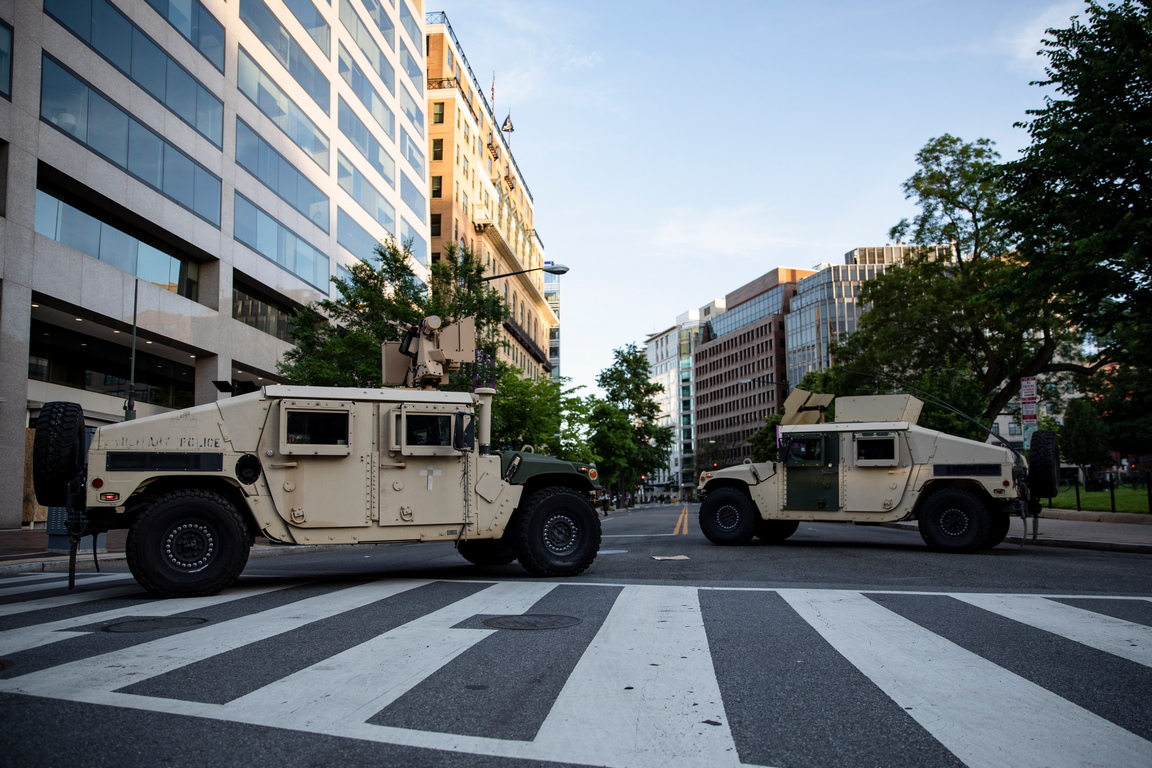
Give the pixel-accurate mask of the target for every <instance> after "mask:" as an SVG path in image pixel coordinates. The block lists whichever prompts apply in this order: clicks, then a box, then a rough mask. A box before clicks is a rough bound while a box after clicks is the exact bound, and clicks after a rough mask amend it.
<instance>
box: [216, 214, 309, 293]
mask: <svg viewBox="0 0 1152 768" xmlns="http://www.w3.org/2000/svg"><path fill="white" fill-rule="evenodd" d="M234 210H235V219H236V225H235V226H234V227H233V236H234V237H235V238H236V239H237V240H239V241H240V242H242V243H244V244H245V245H247V246H248V247H249V248H251V249H252V250H254V251H256V252H257V253H259V254H260V255H261V256H263V257H264V258H266V259H268V260H269V261H272V262H274V263H275V264H278V265H279V266H280V267H282V268H283V269H285V270H287V271H288V272H291V273H292V274H294V275H296V276H297V277H299V278H300V279H301V280H303V281H304V282H306V283H309V284H310V285H312V286H315V287H316V288H319V289H320V290H321V291H322V292H324V293H328V257H327V256H326V255H324V253H322V252H321V251H320V250H318V249H317V248H314V247H313V246H312V245H311V244H310V243H309V242H308V241H306V240H305V239H304V238H302V237H300V236H299V235H297V234H296V233H295V232H293V231H292V230H290V229H288V227H286V226H284V225H283V224H281V223H280V222H279V221H277V220H276V219H274V218H273V217H272V216H270V215H269V214H268V213H267V212H265V211H264V210H263V209H261V208H259V207H258V206H256V205H255V204H253V203H252V202H251V201H250V200H248V199H247V198H246V197H244V196H243V195H241V194H240V193H239V192H237V193H236V198H235V209H234Z"/></svg>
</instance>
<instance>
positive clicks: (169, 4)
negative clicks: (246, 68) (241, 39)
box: [65, 0, 224, 72]
mask: <svg viewBox="0 0 1152 768" xmlns="http://www.w3.org/2000/svg"><path fill="white" fill-rule="evenodd" d="M67 1H68V0H65V2H67ZM146 2H147V3H148V5H150V6H152V7H153V8H154V9H155V10H156V12H157V13H159V14H160V15H161V16H162V17H164V19H165V20H166V21H167V22H168V23H169V24H171V25H172V26H173V27H175V28H176V30H177V31H178V32H179V33H180V34H181V35H183V36H184V37H185V38H186V39H187V40H188V42H190V43H192V45H193V47H195V48H196V50H198V51H200V53H201V54H203V56H204V58H206V59H208V61H210V62H212V66H214V67H216V69H218V70H220V71H221V72H223V71H224V27H223V25H221V24H220V22H219V21H217V20H216V17H215V16H213V15H212V14H211V13H209V12H208V9H206V8H205V7H204V6H203V5H202V4H201V3H200V0H146Z"/></svg>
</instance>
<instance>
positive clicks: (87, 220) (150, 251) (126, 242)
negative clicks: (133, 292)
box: [36, 189, 200, 301]
mask: <svg viewBox="0 0 1152 768" xmlns="http://www.w3.org/2000/svg"><path fill="white" fill-rule="evenodd" d="M62 198H67V202H65V200H64V199H62ZM36 231H37V232H39V233H40V234H41V235H44V236H45V237H49V238H51V239H53V240H55V241H56V242H58V243H63V244H64V245H67V246H68V247H70V248H74V249H75V250H78V251H80V252H81V253H85V254H87V255H89V256H91V257H92V258H94V259H99V260H100V261H102V262H104V263H105V264H110V265H112V266H113V267H116V268H117V269H119V270H122V271H124V272H127V273H128V274H130V275H136V276H137V277H139V278H141V279H143V280H147V281H148V282H150V283H153V284H155V285H158V286H160V287H161V288H164V289H165V290H168V291H171V292H172V293H176V294H179V295H180V296H183V297H185V298H187V299H191V300H193V301H196V300H197V299H198V298H199V279H200V265H199V264H198V263H197V262H195V261H193V260H192V259H191V258H189V257H188V256H187V255H186V254H184V253H180V252H179V251H177V250H176V249H174V248H172V247H171V246H169V245H167V244H165V243H161V242H160V241H158V240H155V239H153V238H151V237H149V236H146V235H144V234H143V233H142V232H138V231H137V230H136V229H135V228H134V227H132V226H131V225H130V224H128V223H127V222H123V221H120V220H117V219H114V218H113V217H112V216H111V215H110V214H107V213H106V212H103V211H99V210H97V209H96V208H95V207H93V206H91V204H90V201H86V200H85V199H83V198H82V197H81V196H79V195H71V194H65V193H63V192H58V191H55V190H53V191H47V190H45V189H37V190H36Z"/></svg>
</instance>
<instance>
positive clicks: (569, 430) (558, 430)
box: [492, 365, 593, 461]
mask: <svg viewBox="0 0 1152 768" xmlns="http://www.w3.org/2000/svg"><path fill="white" fill-rule="evenodd" d="M566 381H567V380H552V379H526V378H521V377H520V371H519V370H518V369H516V368H512V367H510V366H506V365H502V366H501V369H500V373H499V376H498V380H497V384H496V390H497V392H498V393H499V395H498V396H497V397H496V398H495V400H494V401H493V407H492V444H493V446H495V447H497V448H510V449H514V450H519V448H520V447H521V446H523V445H531V446H532V447H533V448H534V449H535V450H536V451H537V452H538V453H545V454H548V455H550V456H555V457H557V458H561V459H566V460H568V461H592V460H593V452H592V449H591V448H590V447H589V445H588V443H587V439H586V434H587V423H588V417H587V409H588V406H587V403H586V400H585V399H584V398H582V397H579V394H578V392H579V389H580V387H574V388H567V389H566V388H565V383H566Z"/></svg>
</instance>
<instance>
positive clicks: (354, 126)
mask: <svg viewBox="0 0 1152 768" xmlns="http://www.w3.org/2000/svg"><path fill="white" fill-rule="evenodd" d="M339 118H340V132H341V133H343V134H344V135H345V136H347V137H348V138H349V139H350V140H351V141H352V144H353V145H355V147H356V149H357V150H359V151H360V154H362V155H363V156H364V159H365V160H367V161H368V164H369V165H371V166H372V167H373V168H375V169H376V172H377V173H379V174H380V175H381V176H383V177H384V180H385V181H386V182H388V185H389V186H390V187H392V188H395V187H396V161H395V160H393V159H392V156H391V155H389V154H388V152H387V150H385V149H384V146H383V145H382V144H381V143H380V142H379V141H378V140H377V139H376V137H375V136H374V135H373V134H372V132H371V131H369V130H368V126H366V125H364V123H363V122H361V120H360V118H358V117H357V116H356V113H355V112H353V111H352V108H351V107H350V106H348V103H347V102H346V101H344V97H343V96H341V97H340V107H339Z"/></svg>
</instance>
